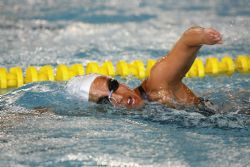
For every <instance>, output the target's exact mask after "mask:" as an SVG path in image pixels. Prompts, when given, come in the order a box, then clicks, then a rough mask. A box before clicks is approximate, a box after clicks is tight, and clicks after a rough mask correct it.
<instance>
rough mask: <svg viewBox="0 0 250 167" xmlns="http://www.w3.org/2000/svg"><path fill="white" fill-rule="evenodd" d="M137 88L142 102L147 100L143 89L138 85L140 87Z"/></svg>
mask: <svg viewBox="0 0 250 167" xmlns="http://www.w3.org/2000/svg"><path fill="white" fill-rule="evenodd" d="M137 88H138V90H139V92H140V96H141V98H142V99H143V100H148V96H147V94H146V92H145V90H144V89H143V87H142V86H141V85H140V86H138V87H137Z"/></svg>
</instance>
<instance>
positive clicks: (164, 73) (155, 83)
mask: <svg viewBox="0 0 250 167" xmlns="http://www.w3.org/2000/svg"><path fill="white" fill-rule="evenodd" d="M221 43H222V36H221V34H220V33H219V32H218V31H216V30H215V29H212V28H201V27H193V28H190V29H188V30H186V31H185V32H184V33H183V35H182V36H181V37H180V39H179V40H178V41H177V42H176V44H175V45H174V47H173V48H172V50H171V51H170V52H169V53H168V54H167V55H166V56H164V57H162V58H161V59H159V60H158V61H157V63H156V64H155V65H154V66H153V67H152V69H151V72H150V76H149V77H148V78H147V79H145V80H144V81H143V82H142V84H141V86H142V87H143V89H144V90H145V92H146V94H147V96H148V100H149V101H156V102H159V103H162V104H165V105H167V106H169V107H173V108H175V107H176V106H192V105H198V104H199V103H200V100H199V98H198V97H197V96H196V95H195V94H194V93H193V92H192V91H191V90H190V89H189V88H188V87H187V86H186V85H185V84H184V83H182V79H183V77H185V75H186V73H187V72H188V70H189V69H190V68H191V66H192V64H193V62H194V60H195V58H196V54H197V52H198V51H199V49H200V48H201V47H202V45H204V44H206V45H214V44H221ZM107 80H108V78H107V77H105V76H101V77H98V78H97V79H96V80H95V81H94V82H93V84H92V86H91V88H90V99H89V100H90V101H94V102H97V100H98V98H100V97H102V96H107V95H108V92H109V90H108V86H107ZM112 99H113V100H112V104H113V105H114V106H124V107H127V108H138V107H141V106H142V105H143V100H142V99H141V97H140V93H139V91H138V89H137V88H135V89H134V90H132V89H130V88H129V87H127V86H126V85H124V84H120V86H119V88H118V89H117V91H115V92H114V93H113V95H112Z"/></svg>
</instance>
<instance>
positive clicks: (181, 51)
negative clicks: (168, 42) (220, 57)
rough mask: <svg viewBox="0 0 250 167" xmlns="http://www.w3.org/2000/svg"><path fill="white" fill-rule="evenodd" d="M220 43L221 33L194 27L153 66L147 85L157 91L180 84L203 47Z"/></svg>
mask: <svg viewBox="0 0 250 167" xmlns="http://www.w3.org/2000/svg"><path fill="white" fill-rule="evenodd" d="M220 43H222V37H221V35H220V33H219V32H217V31H216V30H214V29H212V28H201V27H193V28H190V29H188V30H186V31H185V32H184V34H183V35H182V36H181V38H180V39H179V40H178V41H177V43H176V44H175V45H174V47H173V49H172V50H171V51H170V53H169V54H168V55H167V56H164V57H162V58H161V59H159V60H158V61H157V63H156V64H155V65H154V66H153V68H152V69H151V72H150V76H149V78H148V79H147V85H148V86H149V87H150V89H151V90H157V89H160V88H165V87H166V86H167V87H168V86H174V85H176V84H178V83H180V82H181V80H182V78H183V77H184V76H185V74H186V73H187V72H188V70H189V69H190V67H191V66H192V64H193V62H194V60H195V58H196V54H197V52H198V51H199V49H200V48H201V46H202V45H203V44H207V45H213V44H220Z"/></svg>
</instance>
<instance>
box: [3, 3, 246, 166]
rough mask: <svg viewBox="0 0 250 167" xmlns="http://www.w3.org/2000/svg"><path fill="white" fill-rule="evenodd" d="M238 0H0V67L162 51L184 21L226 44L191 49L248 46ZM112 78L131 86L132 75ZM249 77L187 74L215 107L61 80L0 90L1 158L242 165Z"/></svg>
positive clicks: (220, 52)
mask: <svg viewBox="0 0 250 167" xmlns="http://www.w3.org/2000/svg"><path fill="white" fill-rule="evenodd" d="M249 5H250V4H249V3H248V2H247V1H244V0H238V1H233V0H229V1H223V0H222V1H212V0H211V1H206V2H205V1H197V0H190V1H178V2H177V1H173V0H169V1H163V0H162V1H150V0H140V1H133V2H129V3H127V2H125V1H124V2H123V1H116V0H114V1H113V0H109V1H102V2H99V1H90V0H89V1H88V0H86V1H80V0H73V1H70V3H68V1H66V0H63V1H61V0H54V1H43V0H41V1H37V0H36V1H35V0H34V1H33V0H20V1H15V0H11V1H10V0H3V1H0V36H1V38H0V66H4V67H12V66H21V67H23V68H26V67H27V66H28V65H35V66H41V65H45V64H51V65H52V66H54V67H55V66H56V65H57V64H59V63H65V64H73V63H82V64H86V63H87V62H88V61H90V60H95V61H99V62H101V61H104V60H107V59H108V60H112V61H113V62H114V63H115V62H116V61H118V60H120V59H125V60H128V61H130V60H133V59H135V57H136V58H138V59H143V60H144V61H146V59H149V58H159V57H161V56H162V55H165V54H166V53H167V52H168V51H169V50H170V49H171V47H172V46H173V44H174V42H175V41H176V40H177V39H178V38H179V36H180V35H181V34H182V32H183V31H184V30H185V29H187V28H188V27H190V26H194V25H201V26H208V27H210V26H212V27H215V28H217V29H218V30H219V31H220V32H222V34H223V37H224V44H223V45H217V46H205V47H204V48H203V49H202V51H201V52H200V53H199V55H200V56H201V58H202V59H205V58H206V57H208V56H211V55H212V56H215V57H218V58H220V57H222V56H224V55H225V54H228V55H231V56H233V57H235V56H236V55H237V54H249V53H250V49H249V48H250V35H249V31H248V30H249V28H250V22H249V18H250V15H249V12H248V11H249V7H250V6H249ZM117 79H118V80H119V81H121V82H123V83H126V84H128V85H129V86H130V87H136V86H138V84H139V83H140V81H139V80H137V79H135V78H130V79H127V80H125V79H122V78H119V77H117ZM249 80H250V78H249V76H248V75H243V74H236V75H234V76H232V77H227V76H223V77H205V78H204V79H195V78H192V79H185V80H184V82H185V83H186V84H187V85H188V86H189V87H190V88H191V89H192V90H194V92H196V94H197V95H199V96H201V97H205V98H208V99H210V100H211V101H212V102H213V103H214V104H215V105H216V106H217V107H218V111H219V113H218V114H216V115H214V116H210V117H205V116H203V115H201V114H198V113H196V112H194V109H182V110H176V109H171V108H168V107H167V106H162V105H159V104H156V103H150V104H146V106H145V107H143V108H142V109H138V110H127V109H124V108H112V107H110V106H100V105H97V104H93V103H87V102H81V101H79V100H77V99H75V98H73V97H71V96H69V95H68V94H67V92H65V88H64V86H65V83H55V82H44V83H32V84H28V85H25V86H24V87H21V88H18V89H15V90H9V92H7V91H5V92H4V91H3V90H1V94H2V93H4V94H3V95H1V96H0V129H1V130H0V159H1V164H0V166H18V165H19V166H39V165H40V166H41V165H42V166H77V165H79V166H97V165H99V166H101V165H102V166H247V165H248V164H249V163H250V162H249V157H250V152H249V150H250V145H249V137H250V133H249V131H250V121H249V120H250V119H249V116H248V115H246V113H247V112H249V111H250V98H249V97H250V91H249V90H250V85H249Z"/></svg>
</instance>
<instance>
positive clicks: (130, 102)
mask: <svg viewBox="0 0 250 167" xmlns="http://www.w3.org/2000/svg"><path fill="white" fill-rule="evenodd" d="M127 104H128V105H131V106H132V105H134V104H135V99H134V98H132V97H129V98H128V101H127Z"/></svg>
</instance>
